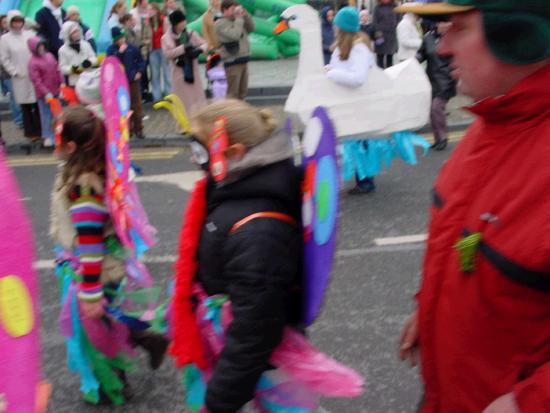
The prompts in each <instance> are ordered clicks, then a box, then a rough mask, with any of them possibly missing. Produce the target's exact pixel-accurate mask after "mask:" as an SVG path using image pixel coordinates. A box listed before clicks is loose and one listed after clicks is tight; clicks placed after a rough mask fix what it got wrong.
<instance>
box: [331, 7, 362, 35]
mask: <svg viewBox="0 0 550 413" xmlns="http://www.w3.org/2000/svg"><path fill="white" fill-rule="evenodd" d="M334 25H335V26H336V27H338V28H339V29H340V30H342V31H344V32H348V33H357V32H358V31H359V28H360V26H359V13H358V12H357V9H356V8H355V7H350V6H347V7H343V8H342V9H341V10H340V11H339V12H338V13H337V14H336V17H335V18H334Z"/></svg>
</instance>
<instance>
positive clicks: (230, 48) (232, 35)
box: [216, 0, 256, 100]
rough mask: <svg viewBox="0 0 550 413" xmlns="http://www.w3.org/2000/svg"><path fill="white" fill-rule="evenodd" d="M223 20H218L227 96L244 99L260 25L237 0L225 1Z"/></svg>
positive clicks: (217, 31)
mask: <svg viewBox="0 0 550 413" xmlns="http://www.w3.org/2000/svg"><path fill="white" fill-rule="evenodd" d="M222 13H223V17H222V18H221V19H219V20H217V21H216V34H217V36H218V40H219V41H220V44H221V46H222V47H221V49H220V51H221V55H222V59H223V61H224V66H225V73H226V75H227V97H228V98H235V99H242V100H244V98H245V97H246V95H247V93H248V62H249V61H250V40H249V39H248V35H249V34H250V33H252V32H253V31H254V30H255V28H256V25H255V24H254V20H252V17H251V16H250V14H249V13H248V12H247V11H246V10H245V9H243V7H242V6H240V5H239V4H238V3H237V2H236V1H235V0H223V1H222Z"/></svg>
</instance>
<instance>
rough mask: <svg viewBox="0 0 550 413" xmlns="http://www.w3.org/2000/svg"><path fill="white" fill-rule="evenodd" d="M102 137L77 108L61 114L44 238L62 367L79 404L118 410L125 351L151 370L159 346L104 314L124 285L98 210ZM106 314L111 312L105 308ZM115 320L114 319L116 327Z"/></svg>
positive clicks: (119, 253) (112, 235)
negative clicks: (65, 362)
mask: <svg viewBox="0 0 550 413" xmlns="http://www.w3.org/2000/svg"><path fill="white" fill-rule="evenodd" d="M105 140H106V132H105V126H104V124H103V121H102V120H100V119H99V118H98V117H96V116H95V115H94V113H93V112H91V111H90V110H88V109H86V108H83V107H74V108H69V109H67V111H66V112H65V114H64V115H63V128H62V133H61V142H60V145H59V147H58V148H57V151H58V156H59V157H60V159H61V160H62V162H63V163H62V164H61V169H60V171H59V174H58V176H57V178H56V182H55V185H54V190H53V194H52V213H51V216H52V221H51V228H50V234H51V236H52V238H53V240H54V242H55V243H56V245H57V246H58V257H57V260H56V264H57V266H56V274H57V276H58V277H59V281H60V285H61V288H62V303H63V304H62V311H61V317H60V322H61V328H62V333H63V334H64V335H65V336H66V337H67V350H68V358H69V363H70V368H71V369H72V370H75V371H77V372H78V373H80V375H81V381H82V382H81V391H82V392H83V398H84V401H86V402H88V403H91V404H115V405H120V404H123V403H124V402H125V401H127V400H128V399H129V398H131V396H132V392H131V389H130V387H129V384H128V382H127V377H126V372H127V371H128V369H129V368H130V364H129V357H130V355H131V353H132V352H131V347H134V346H140V347H143V348H144V349H145V350H146V351H147V352H148V353H149V357H150V359H149V362H150V367H151V368H152V369H157V368H158V367H159V366H160V364H161V362H162V360H163V358H164V353H165V351H166V348H167V344H168V343H167V340H166V339H165V338H164V337H163V336H161V335H159V334H156V333H152V332H150V331H149V330H143V329H141V326H140V328H137V326H136V325H135V324H133V325H129V324H126V323H123V322H122V321H121V319H119V318H116V317H115V316H111V314H112V313H111V312H110V310H109V308H108V307H106V306H116V305H118V304H117V300H118V301H120V295H121V294H123V291H124V285H125V283H126V276H127V274H126V268H125V252H124V248H123V247H122V245H121V243H120V241H119V238H118V235H117V233H116V231H115V229H114V226H113V217H112V216H111V214H110V209H109V208H108V206H107V204H106V202H107V201H106V193H105V191H106V172H105V171H106V155H105V152H106V148H105V145H106V143H105ZM110 308H113V307H110ZM119 320H120V321H119Z"/></svg>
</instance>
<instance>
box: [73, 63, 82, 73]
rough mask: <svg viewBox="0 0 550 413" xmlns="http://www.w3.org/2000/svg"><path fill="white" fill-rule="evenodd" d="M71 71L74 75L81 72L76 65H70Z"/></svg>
mask: <svg viewBox="0 0 550 413" xmlns="http://www.w3.org/2000/svg"><path fill="white" fill-rule="evenodd" d="M71 72H73V73H74V74H75V75H79V74H80V73H82V69H81V68H80V66H78V65H72V66H71Z"/></svg>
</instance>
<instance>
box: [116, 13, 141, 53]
mask: <svg viewBox="0 0 550 413" xmlns="http://www.w3.org/2000/svg"><path fill="white" fill-rule="evenodd" d="M119 21H120V25H121V26H122V30H123V31H124V35H125V36H126V41H127V42H128V43H130V44H132V45H134V46H136V47H137V48H138V49H139V39H138V36H137V34H136V31H135V28H136V19H135V18H134V16H132V15H131V14H130V13H126V14H125V15H124V16H122V17H121V18H120V20H119Z"/></svg>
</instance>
